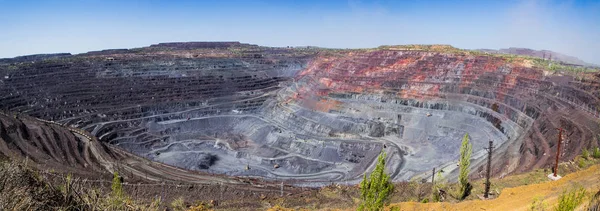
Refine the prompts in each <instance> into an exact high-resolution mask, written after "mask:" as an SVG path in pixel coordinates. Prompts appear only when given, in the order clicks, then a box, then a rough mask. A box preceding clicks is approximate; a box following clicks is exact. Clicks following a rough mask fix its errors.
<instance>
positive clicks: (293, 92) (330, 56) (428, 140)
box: [0, 42, 600, 186]
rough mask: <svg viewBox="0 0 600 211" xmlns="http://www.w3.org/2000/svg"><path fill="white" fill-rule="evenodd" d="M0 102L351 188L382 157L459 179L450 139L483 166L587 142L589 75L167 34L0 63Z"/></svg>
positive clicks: (200, 157) (118, 136) (146, 145)
mask: <svg viewBox="0 0 600 211" xmlns="http://www.w3.org/2000/svg"><path fill="white" fill-rule="evenodd" d="M3 61H4V62H3V63H1V64H0V76H2V77H3V78H2V79H1V80H0V108H2V109H5V110H10V111H12V112H20V113H25V114H28V115H31V116H35V117H38V118H41V119H45V120H48V121H53V122H57V123H59V124H63V125H67V126H71V127H75V128H81V129H83V130H85V131H87V132H89V133H90V134H92V135H94V136H96V137H97V138H98V140H100V141H102V142H105V143H109V144H110V145H112V146H115V147H118V148H121V149H124V150H126V151H127V152H129V153H133V154H135V155H138V156H142V157H145V158H148V159H151V160H154V161H158V162H161V163H164V164H168V165H173V166H177V167H181V168H185V169H190V170H196V171H201V172H209V173H217V174H227V175H233V176H251V177H261V178H266V179H276V180H282V179H283V180H288V181H290V182H291V183H296V184H299V185H315V186H317V185H326V184H329V183H331V182H340V183H348V184H351V183H356V182H358V181H359V180H360V179H361V178H362V175H363V174H364V173H365V172H366V171H369V170H370V169H372V168H373V163H374V160H375V158H376V156H377V155H378V154H379V152H381V151H382V150H383V151H386V152H387V155H388V159H389V162H388V169H389V170H390V173H391V175H392V178H394V180H406V179H410V178H414V177H427V172H430V170H431V169H432V168H433V167H437V168H438V169H440V168H443V169H445V172H446V173H445V174H446V176H447V177H448V178H449V179H452V178H453V177H454V176H455V175H456V170H455V167H456V161H457V158H458V152H459V149H458V148H459V146H460V140H461V138H462V136H463V135H464V134H465V133H469V135H470V136H471V139H472V142H473V144H474V147H473V149H474V157H473V159H474V160H473V163H474V165H473V169H474V171H473V174H472V176H473V177H479V176H481V175H483V173H484V172H483V168H482V161H483V158H484V150H483V147H485V145H486V144H487V142H488V141H489V140H493V141H494V143H495V145H496V146H497V150H496V151H495V153H496V154H497V155H496V156H495V158H496V159H495V160H494V162H493V166H494V168H493V170H494V172H493V174H494V175H497V176H501V175H504V174H508V173H512V172H521V171H527V170H530V169H533V168H539V167H542V168H547V167H549V164H552V158H553V155H554V153H555V150H556V136H557V131H556V130H555V129H554V128H556V127H561V126H562V127H563V128H565V129H566V130H567V131H568V132H567V133H566V134H568V135H567V136H566V137H565V140H566V142H565V146H564V147H563V149H565V150H564V151H563V152H564V153H563V156H562V157H561V159H563V160H568V159H571V158H573V156H575V155H577V154H579V152H580V150H581V149H582V148H583V147H591V146H598V136H597V134H599V131H600V128H598V127H599V125H598V119H599V114H598V108H599V107H600V102H599V97H600V88H599V87H600V84H599V83H598V80H594V79H593V78H587V79H586V80H582V81H576V80H573V78H572V77H568V76H559V75H555V74H548V73H547V72H545V70H543V69H541V68H538V67H535V66H533V65H531V64H530V63H527V62H524V61H521V60H519V61H516V62H515V61H507V60H505V59H504V58H500V57H494V56H473V55H468V54H460V53H453V54H450V53H440V52H427V51H403V50H372V51H362V50H360V51H359V50H348V51H329V50H320V49H311V50H307V49H303V50H299V49H287V48H267V47H260V46H255V45H247V44H240V43H237V42H226V43H202V42H201V43H167V44H158V45H153V46H151V47H148V48H140V49H128V50H117V51H100V52H92V53H89V54H82V55H75V56H66V57H65V56H63V57H60V58H52V59H47V60H42V61H29V62H23V61H15V60H8V61H7V60H3Z"/></svg>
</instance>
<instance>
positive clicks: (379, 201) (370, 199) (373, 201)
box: [358, 153, 394, 211]
mask: <svg viewBox="0 0 600 211" xmlns="http://www.w3.org/2000/svg"><path fill="white" fill-rule="evenodd" d="M393 190H394V185H392V183H391V182H390V176H389V175H387V174H386V173H385V153H381V154H379V157H378V158H377V166H375V170H373V172H372V173H371V176H369V177H367V174H365V175H364V176H363V181H362V182H361V183H360V193H361V194H360V196H361V199H362V202H361V203H360V205H359V207H358V210H361V211H362V210H367V211H372V210H382V209H383V205H384V203H385V202H386V200H387V199H388V197H389V195H390V194H391V193H392V191H393Z"/></svg>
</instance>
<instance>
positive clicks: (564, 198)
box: [554, 188, 585, 211]
mask: <svg viewBox="0 0 600 211" xmlns="http://www.w3.org/2000/svg"><path fill="white" fill-rule="evenodd" d="M584 198H585V189H583V188H579V189H577V190H573V191H570V192H563V193H562V194H561V195H560V196H559V198H558V205H557V206H556V207H555V208H554V210H555V211H572V210H575V208H577V207H578V206H579V205H580V204H581V203H583V199H584Z"/></svg>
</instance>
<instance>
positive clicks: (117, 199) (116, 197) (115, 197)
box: [109, 171, 125, 210]
mask: <svg viewBox="0 0 600 211" xmlns="http://www.w3.org/2000/svg"><path fill="white" fill-rule="evenodd" d="M111 190H112V192H111V195H110V198H109V202H110V205H109V206H110V207H111V209H115V210H119V209H122V208H123V205H124V203H125V195H124V193H123V185H122V184H121V178H120V177H119V173H117V172H116V171H115V173H114V174H113V180H112V185H111Z"/></svg>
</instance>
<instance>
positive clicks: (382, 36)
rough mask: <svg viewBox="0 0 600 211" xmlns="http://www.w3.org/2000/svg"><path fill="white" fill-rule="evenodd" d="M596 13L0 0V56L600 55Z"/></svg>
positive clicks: (422, 4)
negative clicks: (215, 44)
mask: <svg viewBox="0 0 600 211" xmlns="http://www.w3.org/2000/svg"><path fill="white" fill-rule="evenodd" d="M599 21H600V1H593V0H590V1H585V0H569V1H557V0H507V1H402V2H396V1H389V0H376V1H356V0H350V1H346V0H332V1H317V0H310V1H302V2H292V1H275V0H263V1H253V2H247V1H242V0H233V1H220V2H194V1H114V0H108V1H100V0H87V1H60V2H58V1H41V0H32V1H18V2H12V1H7V0H0V26H1V27H2V28H3V33H0V58H12V57H16V56H22V55H31V54H44V53H73V54H77V53H84V52H88V51H97V50H104V49H116V48H135V47H145V46H149V45H151V44H156V43H161V42H189V41H239V42H242V43H250V44H257V45H261V46H273V47H285V46H319V47H327V48H371V47H378V46H381V45H402V44H448V45H452V46H454V47H457V48H463V49H501V48H509V47H520V48H530V49H534V50H550V51H554V52H558V53H561V54H565V55H569V56H575V57H578V58H579V59H581V60H583V61H585V62H588V63H594V64H600V57H599V56H597V55H600V42H599V41H598V37H600V23H599Z"/></svg>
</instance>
